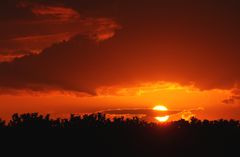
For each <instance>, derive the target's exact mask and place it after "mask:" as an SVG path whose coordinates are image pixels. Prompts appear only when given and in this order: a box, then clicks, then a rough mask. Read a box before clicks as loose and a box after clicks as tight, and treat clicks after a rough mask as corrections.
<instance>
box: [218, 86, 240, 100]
mask: <svg viewBox="0 0 240 157" xmlns="http://www.w3.org/2000/svg"><path fill="white" fill-rule="evenodd" d="M231 93H232V95H231V96H230V97H229V98H228V99H225V100H223V101H222V102H223V103H225V104H235V103H239V100H240V88H239V87H238V88H235V89H233V90H232V92H231Z"/></svg>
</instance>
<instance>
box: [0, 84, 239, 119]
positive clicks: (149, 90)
mask: <svg viewBox="0 0 240 157" xmlns="http://www.w3.org/2000/svg"><path fill="white" fill-rule="evenodd" d="M230 96H231V92H230V91H229V90H219V89H213V90H206V91H201V90H199V89H197V88H195V87H193V86H181V85H179V84H176V83H166V82H158V83H146V84H143V85H141V86H134V87H125V88H123V87H105V88H102V89H99V90H98V95H97V96H79V95H76V94H74V93H60V92H57V93H50V94H41V93H39V94H35V95H34V94H28V93H24V94H23V93H21V94H19V95H16V96H11V95H10V96H7V95H3V96H1V97H0V100H1V105H0V114H1V115H2V117H5V118H6V119H9V116H10V115H11V114H13V113H15V112H20V113H26V112H40V113H44V114H46V113H50V114H52V115H53V116H66V115H68V114H69V113H91V112H96V111H102V110H109V109H126V108H129V109H131V108H132V109H134V108H152V107H154V106H156V105H159V104H160V105H165V106H167V107H168V109H169V110H194V109H196V110H197V109H199V108H201V111H199V112H197V113H196V114H195V115H196V116H197V117H199V118H201V119H204V118H205V119H206V118H207V119H219V118H227V119H229V118H237V119H239V118H240V117H239V115H240V114H239V111H238V110H239V108H238V106H237V105H231V104H225V103H223V102H222V100H225V99H228V98H229V97H230ZM3 104H4V105H3Z"/></svg>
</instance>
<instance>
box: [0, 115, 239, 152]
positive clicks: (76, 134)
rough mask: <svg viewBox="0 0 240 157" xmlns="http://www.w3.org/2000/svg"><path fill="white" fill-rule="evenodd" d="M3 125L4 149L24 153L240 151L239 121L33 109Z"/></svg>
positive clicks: (2, 143) (2, 141) (1, 125)
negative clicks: (62, 115) (158, 119)
mask: <svg viewBox="0 0 240 157" xmlns="http://www.w3.org/2000/svg"><path fill="white" fill-rule="evenodd" d="M0 130H1V134H0V135H1V138H0V142H1V151H7V153H8V154H9V155H10V154H11V153H17V154H18V156H20V154H21V155H27V154H30V155H32V156H35V155H41V156H49V155H53V156H57V155H64V156H113V157H114V156H122V157H125V156H131V157H135V156H136V157H142V156H146V157H148V156H159V157H161V156H166V157H172V156H192V157H195V156H201V157H205V156H236V157H237V156H240V123H239V121H236V120H216V121H208V120H203V121H201V120H198V119H196V118H192V119H191V121H189V122H188V121H185V120H179V121H174V122H169V123H165V124H156V123H148V122H145V121H142V120H140V119H138V118H132V119H124V118H114V119H112V120H110V119H109V118H106V116H105V115H103V114H91V115H84V116H75V115H71V117H70V118H69V119H51V118H50V116H49V115H46V116H43V115H39V114H37V113H33V114H23V115H18V114H14V115H13V116H12V119H11V120H10V121H9V122H8V123H6V122H4V121H3V120H0ZM32 152H34V154H32ZM73 154H74V155H73Z"/></svg>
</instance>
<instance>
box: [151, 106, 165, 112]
mask: <svg viewBox="0 0 240 157" xmlns="http://www.w3.org/2000/svg"><path fill="white" fill-rule="evenodd" d="M153 110H155V111H167V110H168V108H167V107H166V106H162V105H158V106H155V107H153Z"/></svg>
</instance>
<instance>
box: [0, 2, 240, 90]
mask: <svg viewBox="0 0 240 157" xmlns="http://www.w3.org/2000/svg"><path fill="white" fill-rule="evenodd" d="M25 2H28V3H30V4H31V3H33V1H25ZM4 3H6V2H4ZM14 4H16V2H15V3H14ZM39 4H41V5H39ZM36 6H38V7H39V6H40V8H38V9H37V11H36V10H35V14H33V13H34V12H32V7H30V8H31V9H30V12H31V16H27V15H26V16H24V17H27V18H30V19H33V17H34V18H40V19H41V20H40V21H41V22H42V21H45V20H46V19H49V18H50V17H51V18H50V19H51V20H52V17H55V18H56V16H57V19H58V20H59V19H61V20H62V18H64V19H66V18H68V17H72V15H76V14H75V13H77V14H79V16H80V17H81V16H84V17H87V19H88V20H87V22H86V20H84V21H85V22H84V24H87V23H91V21H96V23H98V24H97V26H98V27H96V25H94V26H95V27H94V26H91V24H90V25H85V26H86V27H84V28H86V29H87V28H88V29H87V30H89V27H90V28H93V27H94V28H95V29H90V30H95V31H97V32H98V33H97V34H96V33H95V34H94V33H93V34H91V33H81V32H78V33H80V34H81V35H76V34H75V33H74V35H75V37H74V38H71V39H70V40H69V41H66V42H59V43H58V44H54V45H52V46H49V48H47V49H44V50H43V51H42V53H41V54H39V55H30V56H26V57H23V58H21V59H16V60H14V61H13V62H11V63H1V64H0V86H1V87H2V88H13V89H26V88H27V89H32V90H43V89H54V90H55V89H58V90H69V91H77V92H87V93H90V94H96V92H95V90H96V88H98V87H102V86H111V85H116V84H131V83H136V82H144V81H148V82H149V81H172V82H178V83H181V84H191V83H194V84H195V85H196V87H198V88H200V89H215V88H218V89H231V88H232V87H233V86H234V85H235V84H237V83H238V82H239V80H240V71H239V58H240V53H239V50H240V48H239V46H238V45H239V38H238V37H239V35H240V31H239V27H240V22H239V17H240V12H239V10H240V3H239V1H236V0H230V1H227V0H220V1H219V0H218V1H214V0H213V1H204V0H200V1H189V0H186V1H174V0H171V1H157V0H151V1H131V2H130V1H109V0H104V1H101V2H100V1H96V0H95V1H94V0H90V1H87V0H86V1H85V0H83V1H76V0H59V1H55V0H53V1H44V0H43V1H37V0H36V1H34V7H35V8H36ZM23 8H25V9H26V8H29V7H26V5H25V6H24V5H23V6H22V7H20V8H19V7H18V8H15V9H16V10H15V11H14V12H18V9H23ZM57 8H58V9H59V8H61V9H63V10H64V9H66V10H65V11H66V12H68V13H67V14H65V15H62V14H61V13H60V14H59V13H58V11H59V10H58V9H57ZM27 10H28V11H27V13H29V9H27ZM5 11H6V12H8V11H7V10H5ZM54 11H55V12H54ZM50 13H51V16H50V15H49V14H50ZM14 14H15V13H14ZM39 15H41V16H39ZM46 15H47V17H46ZM4 16H5V15H4ZM6 16H8V17H9V19H14V17H15V15H12V16H10V15H9V12H8V13H7V14H6ZM17 17H19V15H16V18H17ZM73 17H75V16H73ZM2 19H4V18H2ZM44 19H45V20H44ZM71 19H72V18H71ZM73 19H74V18H73ZM80 19H81V18H80ZM96 19H97V20H96ZM101 19H104V20H101ZM109 21H110V22H109ZM13 23H14V22H13ZM99 23H100V24H99ZM116 23H119V25H121V27H122V29H121V30H119V31H117V33H116V35H115V36H113V34H114V33H115V29H116V28H118V27H116V26H117V25H116ZM46 24H47V23H46V22H45V23H44V24H43V25H46ZM104 24H106V25H107V27H105V26H106V25H104ZM40 25H41V24H40ZM58 25H59V23H57V25H53V26H48V28H49V29H50V30H51V31H47V33H46V32H45V31H44V30H41V29H43V28H45V29H47V27H38V26H39V25H38V26H36V27H35V26H29V27H28V28H34V31H33V32H31V33H29V31H31V29H29V30H28V29H27V30H25V29H22V28H21V29H19V30H18V31H17V32H18V33H19V32H24V31H27V33H26V34H28V36H31V37H30V38H27V39H26V38H17V39H19V40H18V41H23V43H28V42H27V41H28V39H29V40H32V36H35V37H36V34H34V33H35V32H36V30H38V31H37V32H40V33H39V34H37V36H38V37H39V38H43V39H44V40H41V41H47V40H48V39H46V38H44V36H45V35H46V34H48V35H49V32H51V33H52V32H54V34H58V33H63V32H64V31H66V30H64V29H63V28H64V27H65V28H68V29H67V30H76V29H77V28H75V27H78V26H79V25H77V24H76V23H74V24H73V25H70V26H66V25H67V24H63V25H59V26H58ZM99 25H100V26H101V27H99ZM3 26H4V25H3ZM3 26H1V27H3ZM4 27H5V28H6V29H4V30H5V31H6V30H8V29H7V28H8V25H5V26H4ZM12 28H13V29H14V28H15V27H12ZM96 28H97V29H96ZM105 28H108V29H105ZM1 30H3V29H1ZM10 30H11V29H10ZM80 30H83V28H82V27H81V29H80ZM99 31H100V32H103V34H102V33H99ZM7 32H12V31H7ZM86 32H88V31H86ZM113 32H114V33H113ZM15 33H16V32H15ZM9 34H11V33H9ZM9 34H8V33H6V36H8V35H9ZM16 34H17V33H16ZM16 34H15V35H16ZM29 34H31V35H29ZM89 34H90V37H91V39H89ZM15 35H14V33H13V34H12V35H9V36H14V39H15V40H16V37H17V36H22V35H17V36H15ZM74 35H70V37H71V36H74ZM112 36H113V38H111V39H109V40H106V41H103V42H96V38H105V37H106V38H108V37H112ZM39 38H37V41H38V40H39ZM8 39H9V40H12V38H10V37H9V38H8ZM92 39H94V40H92ZM4 40H7V37H6V38H5V39H4ZM49 40H54V39H52V38H49ZM54 41H59V40H54ZM0 42H1V41H0ZM4 45H5V46H6V47H5V48H7V45H8V44H4ZM10 45H11V44H10ZM21 45H22V44H21ZM26 46H27V45H26ZM13 47H14V46H13Z"/></svg>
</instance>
